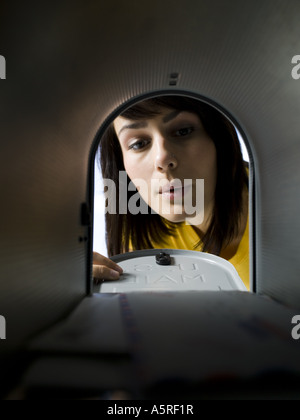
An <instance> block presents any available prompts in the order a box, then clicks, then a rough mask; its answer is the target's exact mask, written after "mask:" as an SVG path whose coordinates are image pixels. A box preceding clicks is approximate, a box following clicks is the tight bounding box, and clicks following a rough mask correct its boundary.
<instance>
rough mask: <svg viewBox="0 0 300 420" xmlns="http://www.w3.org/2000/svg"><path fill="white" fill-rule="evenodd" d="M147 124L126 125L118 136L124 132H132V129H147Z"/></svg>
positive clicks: (142, 122)
mask: <svg viewBox="0 0 300 420" xmlns="http://www.w3.org/2000/svg"><path fill="white" fill-rule="evenodd" d="M147 125H148V124H147V122H146V121H140V122H136V123H132V124H128V125H124V126H123V127H122V128H121V130H120V131H119V133H118V136H119V135H120V134H121V133H122V131H123V130H132V129H138V128H145V127H147Z"/></svg>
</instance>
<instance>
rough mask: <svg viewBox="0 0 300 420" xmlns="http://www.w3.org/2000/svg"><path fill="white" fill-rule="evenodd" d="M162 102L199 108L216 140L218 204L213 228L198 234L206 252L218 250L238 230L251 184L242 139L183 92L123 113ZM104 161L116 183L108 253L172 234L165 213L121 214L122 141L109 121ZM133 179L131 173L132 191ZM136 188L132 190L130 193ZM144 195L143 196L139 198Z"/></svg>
mask: <svg viewBox="0 0 300 420" xmlns="http://www.w3.org/2000/svg"><path fill="white" fill-rule="evenodd" d="M161 107H164V108H171V109H175V110H181V111H190V112H193V113H196V114H197V115H198V116H199V118H200V119H201V121H202V124H203V126H204V129H205V130H206V132H207V134H208V136H209V137H210V138H211V139H212V140H213V142H214V144H215V147H216V151H217V184H216V190H215V205H214V211H213V215H212V218H211V221H210V225H209V228H208V230H207V232H206V233H205V235H204V236H203V237H202V238H201V239H200V241H199V243H198V244H197V246H198V245H200V244H202V246H203V248H202V250H203V252H211V253H213V254H216V255H219V254H220V252H221V249H222V247H223V246H225V245H227V244H228V243H229V242H230V241H231V240H232V239H233V238H234V237H235V235H236V234H237V233H238V228H239V220H240V216H241V214H242V209H243V198H242V193H243V189H244V187H245V185H246V186H248V176H247V171H246V167H245V164H244V162H243V157H242V153H241V148H240V143H239V140H238V137H237V134H236V130H235V128H234V126H233V125H232V124H231V123H230V122H229V120H228V119H227V118H226V117H224V116H223V114H221V113H220V112H219V111H217V110H216V109H215V108H214V107H212V106H210V105H208V104H206V103H204V102H202V101H199V100H197V99H193V98H189V97H185V96H173V95H170V96H161V97H155V98H151V99H146V100H144V101H142V102H139V103H137V104H135V105H133V106H131V107H130V108H128V109H126V110H125V111H124V112H123V113H122V114H121V115H122V116H123V117H124V118H127V119H131V120H138V119H144V118H151V117H154V116H156V115H158V114H159V113H160V112H161V111H160V109H161ZM99 147H100V164H101V170H102V176H103V178H104V179H111V180H113V181H114V182H115V185H116V187H117V191H116V192H117V197H116V198H117V203H116V204H117V214H109V213H107V214H106V216H105V219H106V220H105V221H106V244H107V251H108V255H109V256H113V255H116V254H121V253H123V252H128V251H129V244H130V242H131V246H132V247H133V249H134V250H137V249H151V248H153V245H152V241H155V242H159V243H162V242H163V240H164V238H166V236H167V235H172V234H174V232H175V230H176V225H175V224H174V223H170V222H168V221H166V220H165V219H163V218H162V217H161V216H160V215H158V214H153V212H152V214H151V209H150V208H149V211H148V214H141V213H140V214H136V215H133V214H131V213H130V212H129V211H128V212H127V214H118V206H119V190H120V186H119V171H125V168H124V163H123V156H122V151H121V147H120V144H119V141H118V138H117V136H116V133H115V131H114V127H113V125H112V124H111V125H110V126H109V128H108V129H107V130H106V132H105V134H104V135H103V137H102V138H101V141H100V145H99ZM129 182H130V179H129V177H128V176H127V185H126V186H124V188H126V189H127V191H128V184H129ZM134 194H137V191H128V202H129V200H130V197H131V196H132V195H134ZM140 200H142V198H140Z"/></svg>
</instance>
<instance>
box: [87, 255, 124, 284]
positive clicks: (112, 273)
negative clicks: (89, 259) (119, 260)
mask: <svg viewBox="0 0 300 420" xmlns="http://www.w3.org/2000/svg"><path fill="white" fill-rule="evenodd" d="M122 273H123V269H122V268H121V267H120V266H119V265H118V264H116V263H115V262H113V261H112V260H110V259H109V258H106V257H104V256H103V255H100V254H98V253H97V252H93V278H94V280H95V282H96V283H97V281H101V280H118V279H119V278H120V274H122Z"/></svg>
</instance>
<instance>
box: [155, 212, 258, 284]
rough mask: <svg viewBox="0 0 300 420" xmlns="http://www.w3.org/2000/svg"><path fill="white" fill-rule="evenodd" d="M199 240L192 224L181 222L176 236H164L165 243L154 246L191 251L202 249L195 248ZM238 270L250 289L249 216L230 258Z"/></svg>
mask: <svg viewBox="0 0 300 420" xmlns="http://www.w3.org/2000/svg"><path fill="white" fill-rule="evenodd" d="M198 242H199V236H198V235H197V233H196V232H195V230H194V229H193V227H192V226H191V225H186V224H183V223H181V224H179V225H178V226H177V227H176V236H173V235H172V236H171V235H170V236H169V237H165V238H164V242H163V244H162V243H161V244H160V243H159V242H158V243H154V242H152V243H153V245H154V248H170V249H186V250H191V251H201V246H200V247H197V248H194V247H195V245H196V244H197V243H198ZM228 261H229V262H230V263H231V264H232V265H233V266H234V267H235V269H236V271H237V272H238V274H239V276H240V278H241V279H242V280H243V282H244V284H245V286H246V287H247V288H248V290H249V289H250V285H249V218H248V220H247V225H246V229H245V232H244V235H243V237H242V240H241V242H240V244H239V247H238V249H237V252H236V253H235V255H234V256H233V257H232V258H231V259H229V260H228Z"/></svg>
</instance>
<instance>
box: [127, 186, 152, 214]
mask: <svg viewBox="0 0 300 420" xmlns="http://www.w3.org/2000/svg"><path fill="white" fill-rule="evenodd" d="M136 189H137V190H138V191H139V189H141V190H142V191H143V194H145V195H146V197H148V185H147V182H146V181H145V180H144V179H135V180H134V182H133V181H130V183H129V185H128V191H135V190H136ZM138 201H139V202H140V205H139V207H138V206H137V202H138ZM128 210H129V213H130V214H139V213H141V214H148V205H147V203H145V201H144V200H143V198H142V196H141V195H140V193H139V192H137V193H136V194H134V195H133V196H132V197H130V199H129V202H128Z"/></svg>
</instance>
